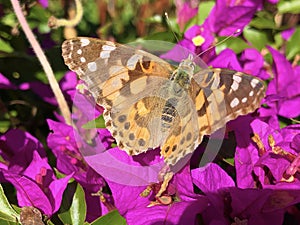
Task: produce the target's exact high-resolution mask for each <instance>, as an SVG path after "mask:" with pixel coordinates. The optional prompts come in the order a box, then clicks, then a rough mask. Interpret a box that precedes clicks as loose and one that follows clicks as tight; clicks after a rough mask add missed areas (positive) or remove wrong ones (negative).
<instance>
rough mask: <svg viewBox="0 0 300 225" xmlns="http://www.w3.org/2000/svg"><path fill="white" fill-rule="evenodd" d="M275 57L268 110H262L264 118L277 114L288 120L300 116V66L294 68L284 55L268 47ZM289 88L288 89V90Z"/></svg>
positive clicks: (268, 90) (267, 102)
mask: <svg viewBox="0 0 300 225" xmlns="http://www.w3.org/2000/svg"><path fill="white" fill-rule="evenodd" d="M268 49H269V51H270V53H271V54H272V57H273V60H274V61H273V72H274V79H272V80H271V82H270V83H269V85H268V89H267V92H266V94H267V96H268V97H267V101H266V104H267V105H268V108H267V109H261V111H260V112H261V114H262V116H272V115H274V113H275V114H277V115H279V116H283V117H287V118H294V117H297V116H299V115H300V110H299V105H300V66H295V67H293V66H292V64H291V63H290V62H289V61H288V60H287V59H286V58H285V56H284V55H283V54H281V53H280V52H278V51H277V50H275V49H273V48H272V47H268ZM287 87H288V88H287Z"/></svg>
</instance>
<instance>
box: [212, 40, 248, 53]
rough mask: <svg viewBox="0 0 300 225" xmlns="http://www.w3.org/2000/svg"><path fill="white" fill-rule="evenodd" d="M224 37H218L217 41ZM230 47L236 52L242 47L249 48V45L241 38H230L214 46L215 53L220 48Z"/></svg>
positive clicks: (241, 49)
mask: <svg viewBox="0 0 300 225" xmlns="http://www.w3.org/2000/svg"><path fill="white" fill-rule="evenodd" d="M225 38H226V37H220V38H219V42H220V41H222V40H224V39H225ZM226 48H230V49H232V50H233V51H234V52H235V53H236V54H239V53H241V52H242V51H243V50H244V49H246V48H249V45H248V44H247V43H246V42H245V41H243V40H242V39H241V38H230V39H228V40H227V41H225V42H223V43H222V44H219V45H217V46H216V51H217V53H220V52H221V51H222V50H224V49H226Z"/></svg>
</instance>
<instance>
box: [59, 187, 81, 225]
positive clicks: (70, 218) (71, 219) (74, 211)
mask: <svg viewBox="0 0 300 225" xmlns="http://www.w3.org/2000/svg"><path fill="white" fill-rule="evenodd" d="M85 217H86V203H85V198H84V191H83V189H82V187H81V186H80V185H79V184H77V188H76V191H75V193H74V195H73V199H72V204H71V206H70V208H69V210H68V211H66V212H64V213H61V214H59V218H60V219H61V220H62V221H63V223H64V224H72V225H82V224H84V221H85Z"/></svg>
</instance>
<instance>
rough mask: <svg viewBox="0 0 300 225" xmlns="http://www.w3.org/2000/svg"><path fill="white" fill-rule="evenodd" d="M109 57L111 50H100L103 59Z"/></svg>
mask: <svg viewBox="0 0 300 225" xmlns="http://www.w3.org/2000/svg"><path fill="white" fill-rule="evenodd" d="M109 57H110V52H109V51H102V52H100V58H101V59H108V58H109Z"/></svg>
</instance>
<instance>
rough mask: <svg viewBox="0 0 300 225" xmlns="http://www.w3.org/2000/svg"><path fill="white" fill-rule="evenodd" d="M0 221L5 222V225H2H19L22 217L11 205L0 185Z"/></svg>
mask: <svg viewBox="0 0 300 225" xmlns="http://www.w3.org/2000/svg"><path fill="white" fill-rule="evenodd" d="M0 220H1V221H5V223H2V222H0V224H10V223H11V224H18V223H17V221H20V216H19V215H18V213H17V212H16V211H15V210H14V209H13V208H12V207H11V205H10V204H9V202H8V200H7V198H6V196H5V193H4V191H3V188H2V186H1V184H0Z"/></svg>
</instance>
